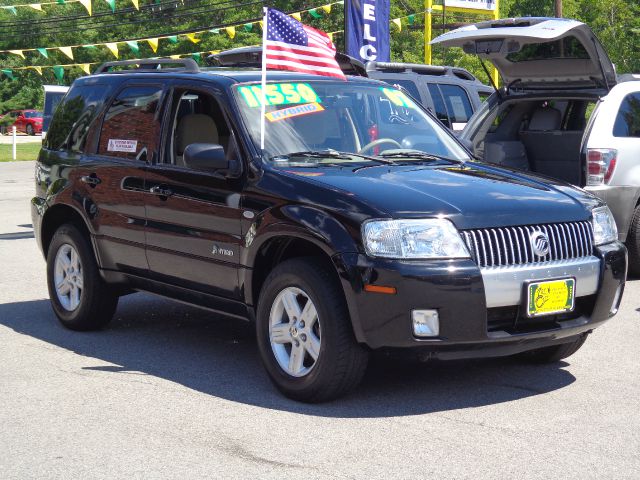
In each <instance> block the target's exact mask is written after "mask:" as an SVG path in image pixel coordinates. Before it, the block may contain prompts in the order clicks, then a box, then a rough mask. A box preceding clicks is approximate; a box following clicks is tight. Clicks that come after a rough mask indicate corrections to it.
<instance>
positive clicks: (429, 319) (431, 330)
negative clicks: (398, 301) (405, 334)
mask: <svg viewBox="0 0 640 480" xmlns="http://www.w3.org/2000/svg"><path fill="white" fill-rule="evenodd" d="M411 318H412V320H413V334H414V335H415V336H416V337H437V336H438V335H439V334H440V320H439V319H438V311H437V310H413V311H412V312H411Z"/></svg>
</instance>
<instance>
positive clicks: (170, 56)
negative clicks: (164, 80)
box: [169, 55, 180, 60]
mask: <svg viewBox="0 0 640 480" xmlns="http://www.w3.org/2000/svg"><path fill="white" fill-rule="evenodd" d="M169 58H173V59H174V60H177V59H178V58H180V55H169Z"/></svg>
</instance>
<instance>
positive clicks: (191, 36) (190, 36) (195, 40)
mask: <svg viewBox="0 0 640 480" xmlns="http://www.w3.org/2000/svg"><path fill="white" fill-rule="evenodd" d="M185 37H187V38H188V39H189V40H191V43H198V42H200V39H199V38H196V34H195V33H186V34H185Z"/></svg>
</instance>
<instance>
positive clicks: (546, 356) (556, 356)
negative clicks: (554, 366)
mask: <svg viewBox="0 0 640 480" xmlns="http://www.w3.org/2000/svg"><path fill="white" fill-rule="evenodd" d="M587 336H588V335H587V334H584V335H581V336H580V337H578V338H577V339H576V340H574V341H573V342H569V343H563V344H561V345H553V346H551V347H543V348H536V349H535V350H529V351H528V352H523V353H521V354H519V357H520V358H521V359H522V360H525V361H527V362H531V363H555V362H559V361H560V360H562V359H564V358H567V357H570V356H571V355H573V354H574V353H576V352H577V351H578V350H580V347H582V345H584V342H585V341H586V340H587Z"/></svg>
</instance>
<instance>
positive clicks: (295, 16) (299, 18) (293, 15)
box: [291, 12, 302, 22]
mask: <svg viewBox="0 0 640 480" xmlns="http://www.w3.org/2000/svg"><path fill="white" fill-rule="evenodd" d="M291 16H292V17H293V18H295V19H296V20H298V21H299V22H301V21H302V17H301V16H300V12H293V13H292V14H291Z"/></svg>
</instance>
